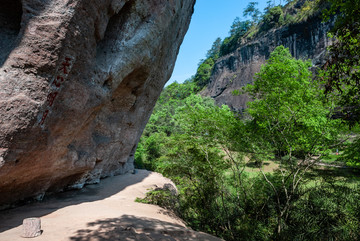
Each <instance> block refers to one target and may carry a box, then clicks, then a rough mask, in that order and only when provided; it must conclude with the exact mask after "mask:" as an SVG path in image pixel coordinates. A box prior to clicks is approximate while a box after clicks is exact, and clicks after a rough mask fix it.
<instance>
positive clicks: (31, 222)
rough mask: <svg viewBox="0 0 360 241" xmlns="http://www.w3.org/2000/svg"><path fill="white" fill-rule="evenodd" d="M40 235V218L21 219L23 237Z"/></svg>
mask: <svg viewBox="0 0 360 241" xmlns="http://www.w3.org/2000/svg"><path fill="white" fill-rule="evenodd" d="M39 235H41V221H40V218H26V219H24V220H23V235H22V237H24V238H34V237H37V236H39Z"/></svg>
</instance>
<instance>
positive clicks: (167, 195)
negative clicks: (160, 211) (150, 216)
mask: <svg viewBox="0 0 360 241" xmlns="http://www.w3.org/2000/svg"><path fill="white" fill-rule="evenodd" d="M135 201H136V202H139V203H149V204H155V205H158V206H160V207H162V208H165V209H169V210H174V211H176V210H178V208H179V207H178V197H177V196H176V195H173V194H172V193H171V191H170V190H152V191H149V192H147V193H146V196H145V198H136V200H135Z"/></svg>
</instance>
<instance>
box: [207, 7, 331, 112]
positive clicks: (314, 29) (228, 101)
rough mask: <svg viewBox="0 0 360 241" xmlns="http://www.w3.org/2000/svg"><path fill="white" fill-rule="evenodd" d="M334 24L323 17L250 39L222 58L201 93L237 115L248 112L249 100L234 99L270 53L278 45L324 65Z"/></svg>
mask: <svg viewBox="0 0 360 241" xmlns="http://www.w3.org/2000/svg"><path fill="white" fill-rule="evenodd" d="M303 4H304V1H298V5H295V7H294V9H293V11H300V10H299V9H300V8H301V7H302V5H303ZM333 24H334V20H330V21H329V22H325V23H324V22H322V18H321V15H320V14H316V15H314V16H312V17H310V18H308V19H307V20H305V21H300V22H297V23H293V24H289V25H286V26H285V25H284V26H281V27H278V28H272V29H270V30H268V31H266V32H263V33H261V34H258V35H257V36H255V37H253V38H249V39H243V42H242V43H241V44H239V46H238V47H237V48H236V50H235V51H233V52H231V53H230V54H227V55H225V56H222V57H221V58H219V59H218V60H217V61H216V63H215V65H214V68H213V70H212V73H211V77H210V81H209V84H208V85H207V87H206V88H205V89H204V90H203V91H202V92H201V94H202V95H204V96H210V97H212V98H214V99H215V102H216V104H218V105H222V104H225V105H228V106H230V108H231V109H233V110H235V111H242V110H244V109H245V108H246V103H247V102H248V101H249V97H248V96H247V95H244V94H240V95H234V94H233V91H234V90H240V89H241V88H242V87H243V86H245V85H247V84H249V83H252V82H253V77H254V74H255V73H257V72H259V71H260V68H261V65H263V64H264V63H265V62H266V60H267V59H268V58H269V56H270V53H271V52H272V51H273V50H274V49H275V48H276V47H277V46H279V45H283V46H285V47H287V48H289V50H290V52H291V54H292V55H293V56H294V57H296V58H298V59H304V60H306V59H310V60H311V61H312V64H313V66H314V67H316V66H321V65H323V64H324V63H325V58H326V47H328V46H329V44H330V43H331V39H329V38H328V37H327V32H328V31H329V30H330V28H331V27H332V26H333Z"/></svg>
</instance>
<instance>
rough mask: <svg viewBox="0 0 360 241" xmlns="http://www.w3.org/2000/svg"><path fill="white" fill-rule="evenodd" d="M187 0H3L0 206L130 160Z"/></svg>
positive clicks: (168, 67) (169, 65) (169, 63)
mask: <svg viewBox="0 0 360 241" xmlns="http://www.w3.org/2000/svg"><path fill="white" fill-rule="evenodd" d="M194 2H195V0H181V1H177V0H60V1H59V0H22V1H21V0H4V1H3V2H2V3H1V8H0V49H1V53H0V206H2V207H5V206H4V205H5V204H9V203H12V202H15V201H18V200H22V199H25V198H29V197H37V198H41V197H42V196H43V195H44V193H45V192H56V191H59V190H62V189H63V188H64V187H74V188H76V187H79V188H80V187H82V186H83V185H84V184H86V183H96V182H99V180H100V178H103V177H106V176H111V175H116V174H122V173H125V172H127V171H129V170H132V169H133V155H134V152H135V149H136V145H137V142H138V140H139V138H140V135H141V133H142V130H143V128H144V126H145V124H146V122H147V120H148V118H149V116H150V114H151V111H152V108H153V106H154V104H155V102H156V100H157V98H158V96H159V94H160V92H161V90H162V88H163V86H164V84H165V83H166V81H167V80H168V79H169V78H170V75H171V73H172V70H173V67H174V63H175V59H176V56H177V53H178V50H179V46H180V44H181V42H182V40H183V37H184V35H185V33H186V31H187V28H188V25H189V22H190V19H191V14H192V12H193V6H194Z"/></svg>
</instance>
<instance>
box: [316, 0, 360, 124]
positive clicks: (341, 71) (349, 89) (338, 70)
mask: <svg viewBox="0 0 360 241" xmlns="http://www.w3.org/2000/svg"><path fill="white" fill-rule="evenodd" d="M328 1H329V2H330V3H331V7H330V9H328V10H325V11H324V17H325V20H328V19H329V18H330V17H332V16H333V15H334V14H337V15H336V22H335V27H334V28H333V29H332V30H331V31H330V37H333V38H334V41H333V44H332V45H331V46H330V47H329V59H328V61H327V62H326V64H325V65H324V71H322V73H321V75H320V78H322V79H323V80H325V82H326V93H328V94H329V93H335V95H339V96H340V102H339V104H340V105H341V106H343V107H344V108H343V118H344V119H346V120H347V121H349V124H350V125H353V124H354V123H355V122H359V121H360V95H359V93H360V55H359V53H360V22H359V16H360V2H359V1H351V0H328Z"/></svg>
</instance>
